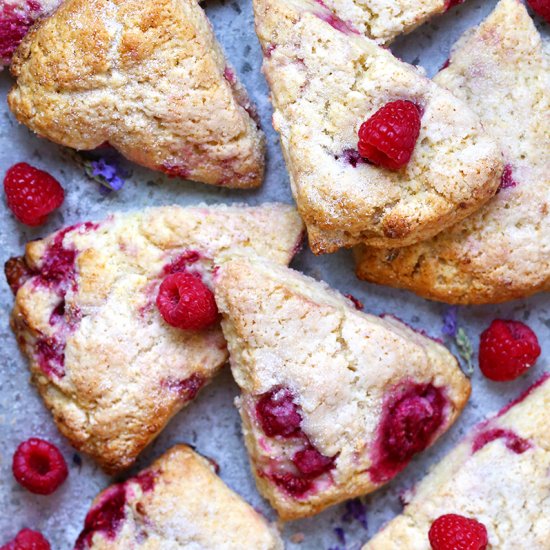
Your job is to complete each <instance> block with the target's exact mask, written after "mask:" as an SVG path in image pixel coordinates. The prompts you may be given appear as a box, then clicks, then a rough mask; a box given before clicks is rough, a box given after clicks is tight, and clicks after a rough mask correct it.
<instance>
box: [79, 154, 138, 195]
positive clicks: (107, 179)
mask: <svg viewBox="0 0 550 550" xmlns="http://www.w3.org/2000/svg"><path fill="white" fill-rule="evenodd" d="M84 172H85V173H86V175H87V176H88V177H89V178H90V179H93V180H94V181H97V182H98V183H100V184H101V185H102V186H103V187H105V188H106V189H108V190H109V191H120V190H121V189H122V187H124V184H125V183H126V181H125V180H126V178H127V177H128V176H129V173H128V172H127V171H126V170H124V169H123V168H122V167H121V166H120V162H119V160H118V159H116V158H112V159H109V160H107V159H105V158H99V159H97V160H85V161H84Z"/></svg>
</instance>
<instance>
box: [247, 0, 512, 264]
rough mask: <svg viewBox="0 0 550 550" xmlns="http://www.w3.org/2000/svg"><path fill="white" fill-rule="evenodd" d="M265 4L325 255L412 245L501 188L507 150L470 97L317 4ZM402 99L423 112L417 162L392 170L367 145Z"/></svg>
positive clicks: (263, 21)
mask: <svg viewBox="0 0 550 550" xmlns="http://www.w3.org/2000/svg"><path fill="white" fill-rule="evenodd" d="M254 9H255V17H256V32H257V34H258V36H259V39H260V42H261V44H262V47H263V50H264V72H265V75H266V77H267V80H268V83H269V86H270V88H271V95H272V101H273V107H274V109H275V113H274V115H273V124H274V127H275V129H276V130H277V131H278V132H279V134H280V138H281V146H282V150H283V154H284V156H285V160H286V163H287V167H288V170H289V173H290V183H291V186H292V191H293V194H294V198H295V199H296V203H297V205H298V210H299V211H300V214H301V216H302V218H303V219H304V222H305V224H306V227H307V230H308V235H309V242H310V245H311V247H312V249H313V251H314V252H315V253H317V254H319V253H325V252H333V251H335V250H336V249H338V248H339V247H343V246H352V245H354V244H358V243H360V242H368V243H369V244H370V245H372V246H380V247H388V246H393V245H399V246H404V245H407V244H412V243H413V242H418V241H421V240H423V239H427V238H429V237H432V236H433V235H435V234H437V233H439V232H440V231H442V230H443V229H445V228H447V227H449V226H450V225H452V224H453V223H455V222H457V221H459V220H461V219H463V218H464V217H466V216H467V215H468V214H471V213H472V212H473V211H475V210H476V209H478V208H479V207H480V206H481V205H482V204H484V203H485V202H486V201H487V200H489V198H490V197H492V196H493V195H494V193H495V191H496V189H497V187H498V182H499V178H500V175H501V173H502V164H501V162H502V161H501V154H500V151H499V150H498V148H497V145H496V143H495V142H494V140H493V139H492V138H490V137H489V136H488V135H487V134H486V133H485V131H484V130H483V127H482V125H481V122H480V120H479V118H478V117H477V115H476V114H475V113H474V112H473V111H471V110H470V109H469V108H468V107H467V106H466V105H465V104H464V103H463V102H462V101H461V100H459V99H457V98H455V97H454V96H453V95H452V94H451V93H449V92H448V91H447V90H444V89H443V88H440V87H439V86H437V85H436V84H434V83H433V82H431V81H430V80H429V79H427V78H426V77H425V76H424V75H423V74H422V73H421V72H420V71H419V70H418V69H416V68H415V67H413V66H411V65H408V64H406V63H403V62H402V61H399V60H398V59H396V58H395V57H394V56H393V55H392V54H391V53H390V52H389V51H388V50H386V49H384V48H382V47H380V46H378V45H377V44H376V43H375V42H374V41H372V40H369V39H368V38H365V37H362V36H359V35H357V34H354V33H353V32H352V31H350V30H349V29H348V28H347V27H346V25H345V24H344V23H343V22H342V21H340V20H339V19H336V18H335V16H334V15H333V14H332V12H331V11H329V10H328V9H327V8H325V7H323V5H321V4H319V3H316V2H315V1H314V0H255V1H254ZM395 100H409V101H411V102H413V103H415V104H416V105H417V106H419V107H420V108H421V111H422V113H423V114H422V117H421V129H420V136H419V138H418V141H417V143H416V147H415V150H414V152H413V155H412V158H411V160H410V162H409V163H408V165H407V166H406V167H404V168H402V169H401V170H398V171H390V170H387V169H385V168H381V167H378V166H374V165H372V164H369V163H367V162H366V161H364V160H363V159H362V158H361V157H360V156H359V153H358V151H357V142H358V131H359V128H360V127H361V125H362V123H363V122H364V121H366V120H367V119H369V118H370V117H371V116H372V115H373V114H374V113H375V112H377V111H378V110H379V109H380V108H381V107H382V106H384V105H386V104H387V103H389V102H392V101H395Z"/></svg>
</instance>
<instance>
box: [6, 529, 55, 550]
mask: <svg viewBox="0 0 550 550" xmlns="http://www.w3.org/2000/svg"><path fill="white" fill-rule="evenodd" d="M0 550H51V546H50V543H49V542H48V541H47V540H46V539H45V538H44V537H43V536H42V534H41V533H39V532H38V531H31V530H30V529H22V530H21V531H19V533H17V536H16V537H15V538H14V539H13V540H12V541H10V542H8V543H7V544H4V545H3V546H2V547H0Z"/></svg>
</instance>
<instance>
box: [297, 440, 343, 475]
mask: <svg viewBox="0 0 550 550" xmlns="http://www.w3.org/2000/svg"><path fill="white" fill-rule="evenodd" d="M292 463H293V464H294V466H296V468H298V470H299V471H300V473H301V474H302V475H303V476H304V477H306V478H308V479H311V478H314V477H318V476H320V475H321V474H324V473H325V472H328V471H330V470H332V468H334V458H332V457H329V456H325V455H323V454H321V453H320V452H319V451H318V450H317V449H315V448H313V447H309V448H307V449H303V450H302V451H297V452H296V453H294V456H293V457H292Z"/></svg>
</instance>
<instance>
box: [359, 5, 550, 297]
mask: <svg viewBox="0 0 550 550" xmlns="http://www.w3.org/2000/svg"><path fill="white" fill-rule="evenodd" d="M548 60H549V56H548V50H545V49H544V46H543V44H542V42H541V37H540V36H539V34H538V32H537V30H536V28H535V26H534V24H533V22H532V20H531V19H530V17H529V15H528V13H527V11H526V9H525V7H524V6H523V5H522V4H521V3H520V2H518V1H517V0H501V2H500V3H499V4H498V6H497V8H496V9H495V11H494V12H493V13H492V15H490V16H489V18H488V19H487V20H486V21H484V22H483V23H482V24H481V25H480V26H479V27H478V28H477V29H475V30H473V31H471V32H469V33H467V34H466V35H465V36H464V37H463V38H462V39H461V40H460V41H459V42H458V44H457V45H456V47H455V48H454V50H453V53H452V56H451V60H450V65H449V67H448V68H447V69H445V70H443V71H442V72H441V73H440V74H439V75H438V76H437V77H436V81H437V82H438V83H439V84H440V85H442V86H445V87H446V88H448V89H449V90H451V91H452V92H454V93H455V94H456V95H457V96H458V97H460V98H462V99H464V100H465V101H466V102H467V103H468V104H469V105H470V106H471V107H472V108H473V109H474V110H475V111H477V112H478V114H479V116H480V117H481V119H482V121H483V124H484V126H485V128H486V129H487V130H488V131H489V132H490V133H491V134H492V135H493V136H494V137H495V139H496V140H497V141H498V143H499V144H500V146H501V147H502V149H503V152H504V156H505V160H506V163H507V164H506V169H505V172H504V176H503V178H502V186H501V189H500V191H499V192H498V194H497V195H496V196H495V197H494V198H493V199H492V200H491V201H490V202H489V203H488V204H487V205H486V206H485V207H483V208H482V209H481V210H479V211H478V212H476V213H475V214H473V215H472V216H470V217H469V218H467V219H466V220H464V221H463V222H461V223H459V224H457V225H456V226H454V227H453V228H451V229H450V230H448V231H445V232H443V233H441V234H439V235H438V236H437V237H436V238H435V239H433V240H430V241H426V242H424V243H420V244H417V245H414V246H411V247H407V248H403V249H392V250H379V249H374V248H368V247H360V248H358V250H357V274H358V276H359V277H360V278H362V279H366V280H369V281H372V282H376V283H381V284H387V285H391V286H396V287H401V288H407V289H410V290H413V291H414V292H416V293H417V294H420V295H421V296H424V297H426V298H431V299H435V300H442V301H444V302H449V303H462V304H476V303H496V302H502V301H505V300H512V299H515V298H520V297H524V296H528V295H530V294H533V293H535V292H538V291H541V290H547V289H549V288H550V217H549V215H548V208H549V205H550V156H549V155H548V150H549V148H550V66H549V62H548Z"/></svg>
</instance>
